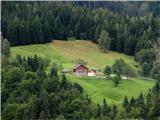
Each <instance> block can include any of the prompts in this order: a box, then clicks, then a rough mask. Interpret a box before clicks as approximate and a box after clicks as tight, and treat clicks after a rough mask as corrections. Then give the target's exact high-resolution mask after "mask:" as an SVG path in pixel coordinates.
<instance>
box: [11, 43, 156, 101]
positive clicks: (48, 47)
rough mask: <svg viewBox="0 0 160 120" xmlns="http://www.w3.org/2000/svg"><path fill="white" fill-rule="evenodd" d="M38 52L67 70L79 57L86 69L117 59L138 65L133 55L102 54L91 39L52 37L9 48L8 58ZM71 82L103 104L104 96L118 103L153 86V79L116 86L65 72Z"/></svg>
mask: <svg viewBox="0 0 160 120" xmlns="http://www.w3.org/2000/svg"><path fill="white" fill-rule="evenodd" d="M17 54H21V56H33V55H35V54H36V55H38V56H40V57H43V58H46V59H47V60H49V61H50V62H51V63H57V64H61V65H62V66H63V67H64V68H66V69H72V68H73V66H74V63H73V61H74V60H76V59H78V58H80V59H84V60H85V61H87V67H88V68H89V69H93V68H94V69H101V70H103V69H104V67H105V66H106V65H110V66H111V65H112V64H113V63H114V61H115V60H116V59H119V58H122V59H124V61H125V62H126V63H128V64H129V65H131V66H132V67H133V68H134V69H135V70H138V69H139V68H138V64H137V62H136V61H134V58H133V57H131V56H127V55H125V54H122V53H117V52H112V51H109V52H108V53H102V52H101V51H100V49H99V47H98V46H97V45H96V44H94V43H91V42H90V41H83V40H74V41H58V40H54V41H53V42H51V43H48V44H35V45H26V46H17V47H12V48H11V57H12V58H14V57H16V55H17ZM67 77H68V79H69V80H70V81H71V82H76V83H79V84H80V85H82V87H83V88H84V91H85V92H84V94H88V95H89V96H90V97H91V98H92V100H93V101H94V102H95V103H102V101H103V99H104V98H106V100H107V102H108V103H109V104H119V103H121V102H122V100H123V98H124V96H125V95H127V96H128V97H131V96H134V97H137V96H138V95H139V94H140V93H141V92H142V93H144V94H146V93H147V91H148V90H149V88H152V86H153V84H154V81H151V80H150V81H149V80H148V81H146V80H141V79H139V78H136V79H133V80H123V81H122V83H121V84H120V85H119V86H118V87H117V88H116V87H114V85H113V82H112V81H111V80H104V79H100V78H94V77H86V78H81V77H75V76H73V75H67Z"/></svg>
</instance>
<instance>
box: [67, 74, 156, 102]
mask: <svg viewBox="0 0 160 120" xmlns="http://www.w3.org/2000/svg"><path fill="white" fill-rule="evenodd" d="M68 78H69V80H71V81H72V82H77V83H79V84H81V85H82V86H83V88H84V91H85V93H87V94H89V95H91V98H92V100H93V101H94V102H98V103H102V101H103V99H104V98H106V100H107V102H108V103H109V104H114V103H116V104H117V103H121V102H122V100H123V98H124V96H125V95H127V96H128V97H129V98H131V97H132V96H134V97H137V96H138V94H139V93H141V92H142V93H144V94H145V93H147V92H148V89H149V88H151V86H152V85H153V84H154V82H153V81H145V80H139V79H138V78H136V79H134V80H126V81H122V83H121V84H119V86H118V87H114V84H113V82H112V81H111V80H104V79H100V78H99V79H97V78H75V77H73V76H68Z"/></svg>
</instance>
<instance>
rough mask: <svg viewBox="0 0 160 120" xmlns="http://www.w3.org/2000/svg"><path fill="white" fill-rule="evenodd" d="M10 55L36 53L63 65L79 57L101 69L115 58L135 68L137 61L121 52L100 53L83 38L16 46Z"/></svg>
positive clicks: (70, 66)
mask: <svg viewBox="0 0 160 120" xmlns="http://www.w3.org/2000/svg"><path fill="white" fill-rule="evenodd" d="M11 50H12V51H11V52H12V56H13V57H14V56H16V54H22V55H24V56H28V55H34V54H37V55H38V56H42V57H46V58H49V59H50V60H51V61H53V62H59V63H62V64H63V66H64V67H67V68H68V67H69V68H72V67H73V65H74V64H73V63H72V62H73V61H74V60H76V59H78V58H80V59H84V60H85V61H87V66H88V67H90V68H100V69H103V68H104V67H105V66H106V65H112V64H113V62H114V61H115V59H119V58H122V59H124V60H125V61H126V63H128V64H130V65H131V66H132V67H133V68H136V66H138V65H137V63H136V62H135V61H134V58H133V57H131V56H127V55H125V54H123V53H117V52H112V51H110V52H108V53H102V52H101V51H100V49H99V47H98V46H97V45H96V44H94V43H92V42H90V41H83V40H76V41H56V40H55V41H54V42H52V43H50V44H39V45H28V46H18V47H13V48H12V49H11Z"/></svg>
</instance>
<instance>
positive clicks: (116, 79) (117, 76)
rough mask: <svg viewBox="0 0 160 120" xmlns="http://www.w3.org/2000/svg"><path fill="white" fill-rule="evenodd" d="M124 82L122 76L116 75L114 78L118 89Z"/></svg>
mask: <svg viewBox="0 0 160 120" xmlns="http://www.w3.org/2000/svg"><path fill="white" fill-rule="evenodd" d="M121 80H122V78H121V76H120V75H116V76H114V77H113V83H114V85H115V87H118V84H119V83H120V81H121Z"/></svg>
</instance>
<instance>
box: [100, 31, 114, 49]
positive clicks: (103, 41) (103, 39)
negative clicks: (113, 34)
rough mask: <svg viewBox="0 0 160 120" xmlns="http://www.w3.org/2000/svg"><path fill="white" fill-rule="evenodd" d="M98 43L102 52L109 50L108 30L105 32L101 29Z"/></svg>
mask: <svg viewBox="0 0 160 120" xmlns="http://www.w3.org/2000/svg"><path fill="white" fill-rule="evenodd" d="M98 44H99V46H100V49H101V50H102V51H103V52H108V51H109V50H110V47H111V38H110V37H109V34H108V32H106V31H105V30H102V31H101V34H100V36H99V39H98Z"/></svg>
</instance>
